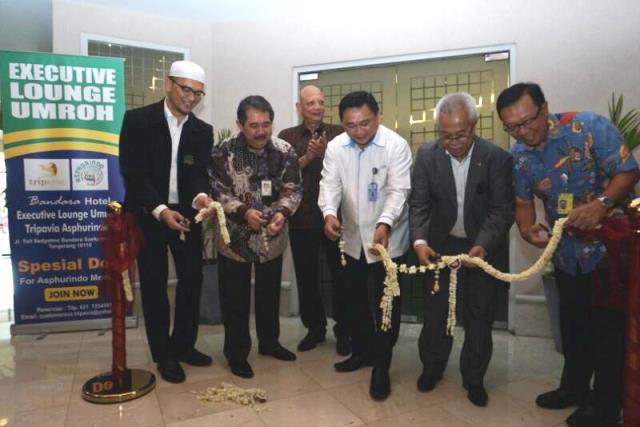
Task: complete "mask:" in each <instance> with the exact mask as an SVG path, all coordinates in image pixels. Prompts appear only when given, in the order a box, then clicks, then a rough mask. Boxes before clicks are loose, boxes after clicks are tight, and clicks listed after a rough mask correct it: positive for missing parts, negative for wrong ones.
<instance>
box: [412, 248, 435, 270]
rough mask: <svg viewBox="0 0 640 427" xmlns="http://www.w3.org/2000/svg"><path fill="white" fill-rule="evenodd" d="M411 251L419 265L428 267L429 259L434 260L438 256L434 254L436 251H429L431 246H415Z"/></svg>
mask: <svg viewBox="0 0 640 427" xmlns="http://www.w3.org/2000/svg"><path fill="white" fill-rule="evenodd" d="M413 250H414V251H415V252H416V255H417V256H418V262H419V263H420V265H429V264H430V263H431V259H430V258H435V257H437V256H438V254H436V251H434V250H433V249H431V246H429V245H424V244H420V245H416V246H414V248H413Z"/></svg>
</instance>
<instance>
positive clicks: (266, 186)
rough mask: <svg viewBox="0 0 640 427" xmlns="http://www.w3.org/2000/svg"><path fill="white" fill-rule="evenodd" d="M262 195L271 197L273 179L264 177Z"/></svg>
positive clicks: (261, 184)
mask: <svg viewBox="0 0 640 427" xmlns="http://www.w3.org/2000/svg"><path fill="white" fill-rule="evenodd" d="M260 195H261V196H262V197H271V195H272V188H271V180H269V179H263V180H262V182H261V183H260Z"/></svg>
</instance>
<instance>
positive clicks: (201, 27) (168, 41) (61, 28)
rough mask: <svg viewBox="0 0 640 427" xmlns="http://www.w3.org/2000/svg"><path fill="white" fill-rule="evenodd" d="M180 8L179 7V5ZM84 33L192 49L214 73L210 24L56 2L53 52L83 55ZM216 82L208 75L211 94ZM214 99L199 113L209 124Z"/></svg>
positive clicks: (207, 100)
mask: <svg viewBox="0 0 640 427" xmlns="http://www.w3.org/2000/svg"><path fill="white" fill-rule="evenodd" d="M176 7H179V6H178V5H177V4H176ZM82 33H88V34H96V35H101V36H111V37H119V38H124V39H128V40H135V41H138V42H146V43H154V44H160V45H166V46H175V47H183V48H188V49H190V54H191V60H192V61H195V62H197V63H199V64H200V65H202V66H203V67H204V69H205V70H206V71H208V70H211V69H212V66H211V64H212V62H211V61H212V60H213V55H212V54H211V44H212V40H211V34H212V32H211V26H210V25H209V24H204V23H201V22H193V21H186V20H179V19H171V18H164V17H161V16H151V15H143V14H140V13H131V12H129V11H127V10H124V9H114V8H108V7H103V6H94V5H88V4H83V3H80V2H74V1H66V0H53V52H54V53H64V54H70V55H80V49H81V47H80V35H81V34H82ZM212 78H213V77H212V75H211V73H207V83H208V84H207V85H206V86H207V89H208V90H207V92H210V91H211V87H212V84H211V82H212ZM213 98H214V97H213V96H209V94H208V93H207V96H205V98H204V100H203V102H202V103H201V105H200V106H198V110H197V112H198V113H199V114H200V116H201V117H202V118H203V119H204V120H207V121H209V122H211V119H212V115H211V111H212V101H213Z"/></svg>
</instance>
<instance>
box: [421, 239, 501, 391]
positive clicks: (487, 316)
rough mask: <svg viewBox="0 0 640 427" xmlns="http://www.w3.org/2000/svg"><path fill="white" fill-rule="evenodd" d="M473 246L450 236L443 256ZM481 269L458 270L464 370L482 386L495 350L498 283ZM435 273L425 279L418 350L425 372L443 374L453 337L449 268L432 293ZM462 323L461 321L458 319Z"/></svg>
mask: <svg viewBox="0 0 640 427" xmlns="http://www.w3.org/2000/svg"><path fill="white" fill-rule="evenodd" d="M471 246H472V242H471V241H469V240H468V239H460V238H456V237H453V236H450V237H449V238H448V239H447V243H446V250H443V251H442V253H443V255H457V254H459V253H467V252H468V251H469V250H470V249H471ZM488 279H489V278H488V276H487V275H486V273H484V272H483V271H482V270H480V269H479V268H466V267H461V268H460V269H459V270H458V297H457V304H459V305H460V304H461V305H462V310H459V311H461V312H462V319H461V320H462V322H461V323H462V324H463V326H464V328H465V334H464V343H463V344H462V351H461V353H460V372H461V373H462V379H463V381H464V382H465V383H466V384H472V385H481V384H482V383H483V379H484V375H485V373H486V372H487V368H488V367H489V362H490V360H491V354H492V352H493V340H492V337H491V327H492V324H493V316H494V301H495V296H496V285H495V284H494V283H492V281H491V280H488ZM433 280H434V276H433V274H432V273H428V274H427V275H426V278H425V287H426V295H425V307H424V317H423V322H424V323H423V326H422V331H420V338H419V339H418V350H419V352H420V360H421V361H422V365H423V373H424V374H426V375H429V376H432V377H435V378H437V377H440V376H441V375H442V374H443V373H444V370H445V368H446V366H447V361H448V360H449V354H450V353H451V346H452V344H453V337H450V336H447V334H446V326H447V317H448V310H449V303H448V301H449V270H448V269H445V270H441V272H440V280H439V284H440V291H439V292H437V293H435V294H432V293H431V290H432V288H433ZM458 323H460V322H458Z"/></svg>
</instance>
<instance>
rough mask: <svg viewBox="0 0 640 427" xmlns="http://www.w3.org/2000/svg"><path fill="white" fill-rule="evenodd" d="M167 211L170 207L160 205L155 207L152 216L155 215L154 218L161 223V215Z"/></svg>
mask: <svg viewBox="0 0 640 427" xmlns="http://www.w3.org/2000/svg"><path fill="white" fill-rule="evenodd" d="M165 209H169V206H167V205H158V206H156V207H155V209H154V210H152V211H151V215H153V217H154V218H155V219H157V220H158V221H160V213H161V212H162V211H163V210H165Z"/></svg>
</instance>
